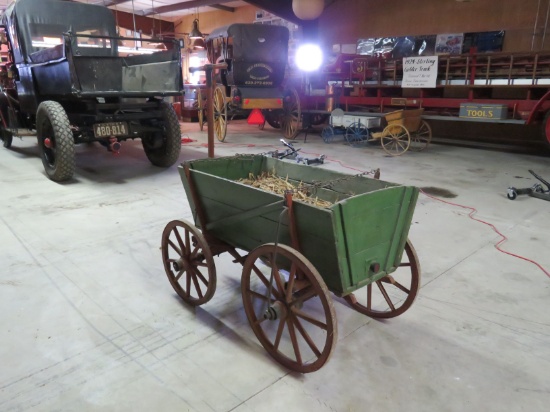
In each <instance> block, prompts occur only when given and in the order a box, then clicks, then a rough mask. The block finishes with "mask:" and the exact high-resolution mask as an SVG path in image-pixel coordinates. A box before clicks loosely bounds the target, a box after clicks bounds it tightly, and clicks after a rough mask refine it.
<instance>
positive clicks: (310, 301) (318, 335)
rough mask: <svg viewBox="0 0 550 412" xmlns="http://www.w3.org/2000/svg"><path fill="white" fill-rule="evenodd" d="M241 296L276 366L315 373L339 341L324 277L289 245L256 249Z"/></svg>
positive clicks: (246, 268) (250, 257)
mask: <svg viewBox="0 0 550 412" xmlns="http://www.w3.org/2000/svg"><path fill="white" fill-rule="evenodd" d="M241 291H242V296H243V304H244V309H245V312H246V316H247V318H248V321H249V323H250V326H251V327H252V330H253V331H254V334H255V335H256V337H257V338H258V340H259V341H260V343H261V344H262V346H263V347H264V348H265V350H266V351H267V352H268V353H269V355H271V356H272V357H273V358H274V359H275V360H276V361H277V362H279V363H280V364H282V365H283V366H285V367H286V368H288V369H291V370H293V371H296V372H300V373H308V372H314V371H316V370H318V369H320V368H321V367H322V366H323V365H324V364H325V363H326V362H327V361H328V359H329V357H330V355H331V353H332V351H333V349H334V346H335V345H336V341H337V325H336V313H335V310H334V306H333V303H332V299H331V297H330V294H329V291H328V288H327V286H326V285H325V282H324V281H323V279H322V278H321V275H320V274H319V272H318V271H317V269H315V267H314V266H313V265H312V264H311V263H310V262H309V260H307V258H306V257H304V255H302V254H301V253H300V252H298V251H296V250H295V249H293V248H291V247H289V246H286V245H278V246H277V245H275V244H272V243H270V244H266V245H262V246H260V247H258V248H256V249H254V250H253V251H252V252H250V254H249V255H248V257H247V258H246V261H245V263H244V268H243V275H242V280H241Z"/></svg>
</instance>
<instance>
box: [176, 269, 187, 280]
mask: <svg viewBox="0 0 550 412" xmlns="http://www.w3.org/2000/svg"><path fill="white" fill-rule="evenodd" d="M184 273H185V269H182V270H180V271H179V272H178V274H177V275H176V277H175V278H174V280H175V281H176V282H177V281H178V280H180V278H181V275H183V274H184Z"/></svg>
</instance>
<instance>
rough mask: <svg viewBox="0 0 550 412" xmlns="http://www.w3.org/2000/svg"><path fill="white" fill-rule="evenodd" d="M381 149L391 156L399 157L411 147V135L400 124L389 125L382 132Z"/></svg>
mask: <svg viewBox="0 0 550 412" xmlns="http://www.w3.org/2000/svg"><path fill="white" fill-rule="evenodd" d="M382 133H383V136H382V149H384V151H385V152H386V153H387V154H389V155H391V156H400V155H402V154H403V153H405V152H406V151H407V150H408V149H409V146H410V145H411V135H410V133H409V131H408V130H407V128H406V127H405V126H403V125H400V124H390V125H388V126H386V128H385V129H384V131H383V132H382Z"/></svg>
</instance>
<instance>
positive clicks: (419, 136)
mask: <svg viewBox="0 0 550 412" xmlns="http://www.w3.org/2000/svg"><path fill="white" fill-rule="evenodd" d="M431 141H432V128H431V127H430V125H429V124H428V122H426V121H425V120H422V121H421V122H420V127H419V128H418V130H417V131H416V132H413V133H411V146H410V147H409V150H412V151H414V152H420V151H422V150H424V149H425V148H427V147H428V145H429V144H430V142H431Z"/></svg>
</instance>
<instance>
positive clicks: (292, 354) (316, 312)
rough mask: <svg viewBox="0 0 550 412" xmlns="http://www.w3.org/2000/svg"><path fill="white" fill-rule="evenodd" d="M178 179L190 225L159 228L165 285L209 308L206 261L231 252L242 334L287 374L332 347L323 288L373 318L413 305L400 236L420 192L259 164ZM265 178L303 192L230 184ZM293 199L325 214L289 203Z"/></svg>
mask: <svg viewBox="0 0 550 412" xmlns="http://www.w3.org/2000/svg"><path fill="white" fill-rule="evenodd" d="M179 171H180V174H181V178H182V182H183V185H184V188H185V191H186V193H187V197H188V199H189V203H190V206H191V209H192V212H193V216H194V220H195V224H196V225H197V226H198V227H197V226H195V225H194V224H192V223H190V222H188V221H185V220H173V221H171V222H169V223H168V224H167V225H166V227H165V229H164V231H163V234H162V259H163V263H164V268H165V271H166V274H167V275H168V279H169V281H170V283H171V285H172V286H173V288H174V290H175V291H176V292H177V293H178V295H179V296H180V297H181V298H182V299H183V300H184V301H185V302H187V303H188V304H190V305H193V306H196V305H202V304H204V303H206V302H208V301H209V300H210V299H211V298H212V296H213V295H214V291H215V289H216V266H215V264H214V259H213V256H215V255H219V254H221V253H224V252H228V253H229V254H230V255H231V256H233V258H234V259H235V262H238V263H241V264H242V265H243V272H242V279H241V293H242V298H243V304H244V309H245V312H246V316H247V318H248V320H249V323H250V326H251V327H252V330H253V331H254V333H255V335H256V337H257V338H258V340H259V341H260V343H261V344H262V346H263V347H264V348H265V349H266V350H267V352H268V353H269V354H270V355H271V356H272V357H273V358H274V359H275V360H276V361H278V362H279V363H281V364H282V365H284V366H285V367H287V368H289V369H291V370H294V371H297V372H301V373H307V372H313V371H316V370H318V369H319V368H321V367H322V366H323V365H324V364H325V363H326V362H327V360H328V359H329V357H330V355H331V353H332V351H333V348H334V346H335V344H336V340H337V323H336V315H335V310H334V306H333V302H332V299H331V296H330V294H329V291H330V292H332V293H334V294H335V295H337V296H340V297H343V298H344V299H345V300H346V301H347V302H348V303H349V305H351V307H352V308H354V309H355V310H357V311H359V312H361V313H363V314H365V315H367V316H371V317H375V318H391V317H394V316H397V315H400V314H402V313H403V312H405V311H406V310H407V309H408V308H409V307H410V306H411V304H412V303H413V301H414V299H415V297H416V294H417V291H418V288H419V283H420V264H419V262H418V258H417V256H416V253H415V250H414V248H413V246H412V244H411V242H410V241H409V240H408V238H407V237H408V232H409V228H410V224H411V219H412V215H413V211H414V207H415V204H416V200H417V197H418V189H417V188H415V187H411V186H402V185H397V184H394V183H388V182H384V181H381V180H377V179H370V178H367V177H365V176H363V175H357V176H350V175H346V174H342V173H337V172H333V171H328V170H322V169H311V168H310V167H308V166H304V165H298V164H292V163H288V162H284V161H280V160H278V159H274V158H269V157H265V156H260V155H246V156H235V157H228V158H219V159H204V160H194V161H190V162H186V163H184V164H182V165H181V166H180V168H179ZM263 173H275V174H276V175H277V176H280V177H282V178H284V179H285V181H287V182H291V183H294V185H295V186H299V184H300V183H301V189H298V188H297V189H294V190H290V191H286V192H285V193H284V195H279V194H276V193H272V192H268V191H265V190H262V189H259V188H256V187H252V186H249V185H246V184H244V183H241V182H239V181H238V180H239V179H244V178H248V177H249V176H251V175H253V176H256V177H258V176H261V175H262V174H263ZM299 190H307V191H308V192H309V193H310V194H311V195H312V196H313V197H316V198H318V199H322V200H325V201H330V202H331V203H332V206H329V207H319V206H316V205H313V204H309V203H305V202H302V201H300V200H297V192H298V191H299ZM199 228H200V230H199ZM243 251H244V254H242V252H243Z"/></svg>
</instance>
